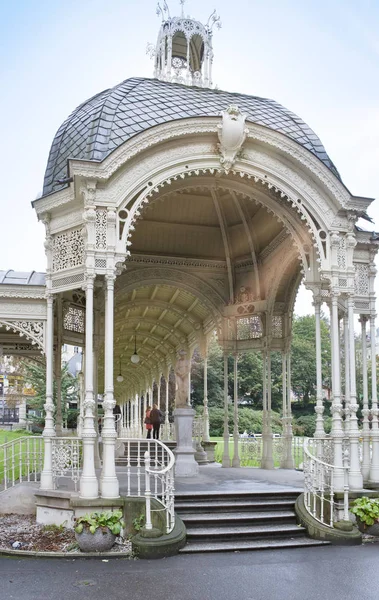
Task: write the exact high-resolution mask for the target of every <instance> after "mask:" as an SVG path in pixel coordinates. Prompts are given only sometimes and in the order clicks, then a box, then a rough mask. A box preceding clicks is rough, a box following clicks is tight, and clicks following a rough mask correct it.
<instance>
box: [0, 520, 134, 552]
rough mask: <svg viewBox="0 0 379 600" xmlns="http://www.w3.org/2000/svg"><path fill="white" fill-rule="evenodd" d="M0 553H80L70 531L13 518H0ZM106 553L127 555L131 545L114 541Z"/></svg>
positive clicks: (73, 535) (119, 540) (130, 550)
mask: <svg viewBox="0 0 379 600" xmlns="http://www.w3.org/2000/svg"><path fill="white" fill-rule="evenodd" d="M0 550H30V551H31V552H70V553H80V550H79V547H78V545H77V543H76V540H75V533H74V531H73V530H72V529H63V528H61V527H56V526H55V525H39V524H38V523H36V521H35V517H33V516H29V515H13V514H12V515H2V516H1V517H0ZM110 552H123V553H129V554H130V555H131V554H132V545H131V543H130V541H129V540H123V539H122V538H120V537H118V538H116V542H115V544H114V546H113V548H111V550H110Z"/></svg>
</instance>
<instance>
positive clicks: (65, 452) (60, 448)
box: [52, 437, 83, 491]
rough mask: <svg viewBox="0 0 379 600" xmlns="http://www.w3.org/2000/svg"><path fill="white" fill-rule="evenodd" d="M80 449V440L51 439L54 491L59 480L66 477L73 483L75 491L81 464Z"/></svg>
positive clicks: (66, 438) (67, 438) (69, 438)
mask: <svg viewBox="0 0 379 600" xmlns="http://www.w3.org/2000/svg"><path fill="white" fill-rule="evenodd" d="M82 448H83V446H82V440H81V439H80V438H75V437H60V438H52V471H53V482H54V489H56V488H57V487H59V481H58V480H59V478H60V477H66V478H69V479H71V481H73V482H74V486H75V491H77V487H78V481H79V478H80V467H81V462H82V453H83V452H82Z"/></svg>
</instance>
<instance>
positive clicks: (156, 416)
mask: <svg viewBox="0 0 379 600" xmlns="http://www.w3.org/2000/svg"><path fill="white" fill-rule="evenodd" d="M161 420H162V413H161V411H160V410H159V408H158V405H157V404H153V408H152V410H151V412H150V422H151V424H152V426H153V439H154V440H159V428H160V426H161Z"/></svg>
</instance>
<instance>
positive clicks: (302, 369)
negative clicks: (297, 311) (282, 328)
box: [291, 315, 331, 406]
mask: <svg viewBox="0 0 379 600" xmlns="http://www.w3.org/2000/svg"><path fill="white" fill-rule="evenodd" d="M320 329H321V347H322V354H321V360H322V373H323V377H324V380H323V385H324V387H327V388H330V387H331V384H330V380H331V373H330V369H331V366H330V363H331V350H330V335H329V323H328V322H327V320H326V318H325V317H324V316H322V318H321V327H320ZM291 384H292V390H293V392H294V394H295V396H296V397H297V399H298V400H301V401H302V403H303V405H304V406H306V405H307V404H308V403H309V402H311V401H312V400H314V399H315V395H316V318H315V316H314V315H306V316H304V317H295V318H294V321H293V325H292V347H291Z"/></svg>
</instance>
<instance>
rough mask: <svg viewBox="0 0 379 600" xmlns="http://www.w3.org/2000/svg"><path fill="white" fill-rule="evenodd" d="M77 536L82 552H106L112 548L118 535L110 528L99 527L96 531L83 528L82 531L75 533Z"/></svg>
mask: <svg viewBox="0 0 379 600" xmlns="http://www.w3.org/2000/svg"><path fill="white" fill-rule="evenodd" d="M75 538H76V541H77V542H78V545H79V548H80V550H81V551H82V552H106V551H107V550H110V549H111V548H112V546H113V544H114V542H115V539H116V536H115V535H114V534H113V533H112V532H111V531H110V530H109V529H108V528H106V529H102V528H101V527H99V528H98V529H96V531H95V533H91V532H90V531H89V529H83V531H82V533H75Z"/></svg>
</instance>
